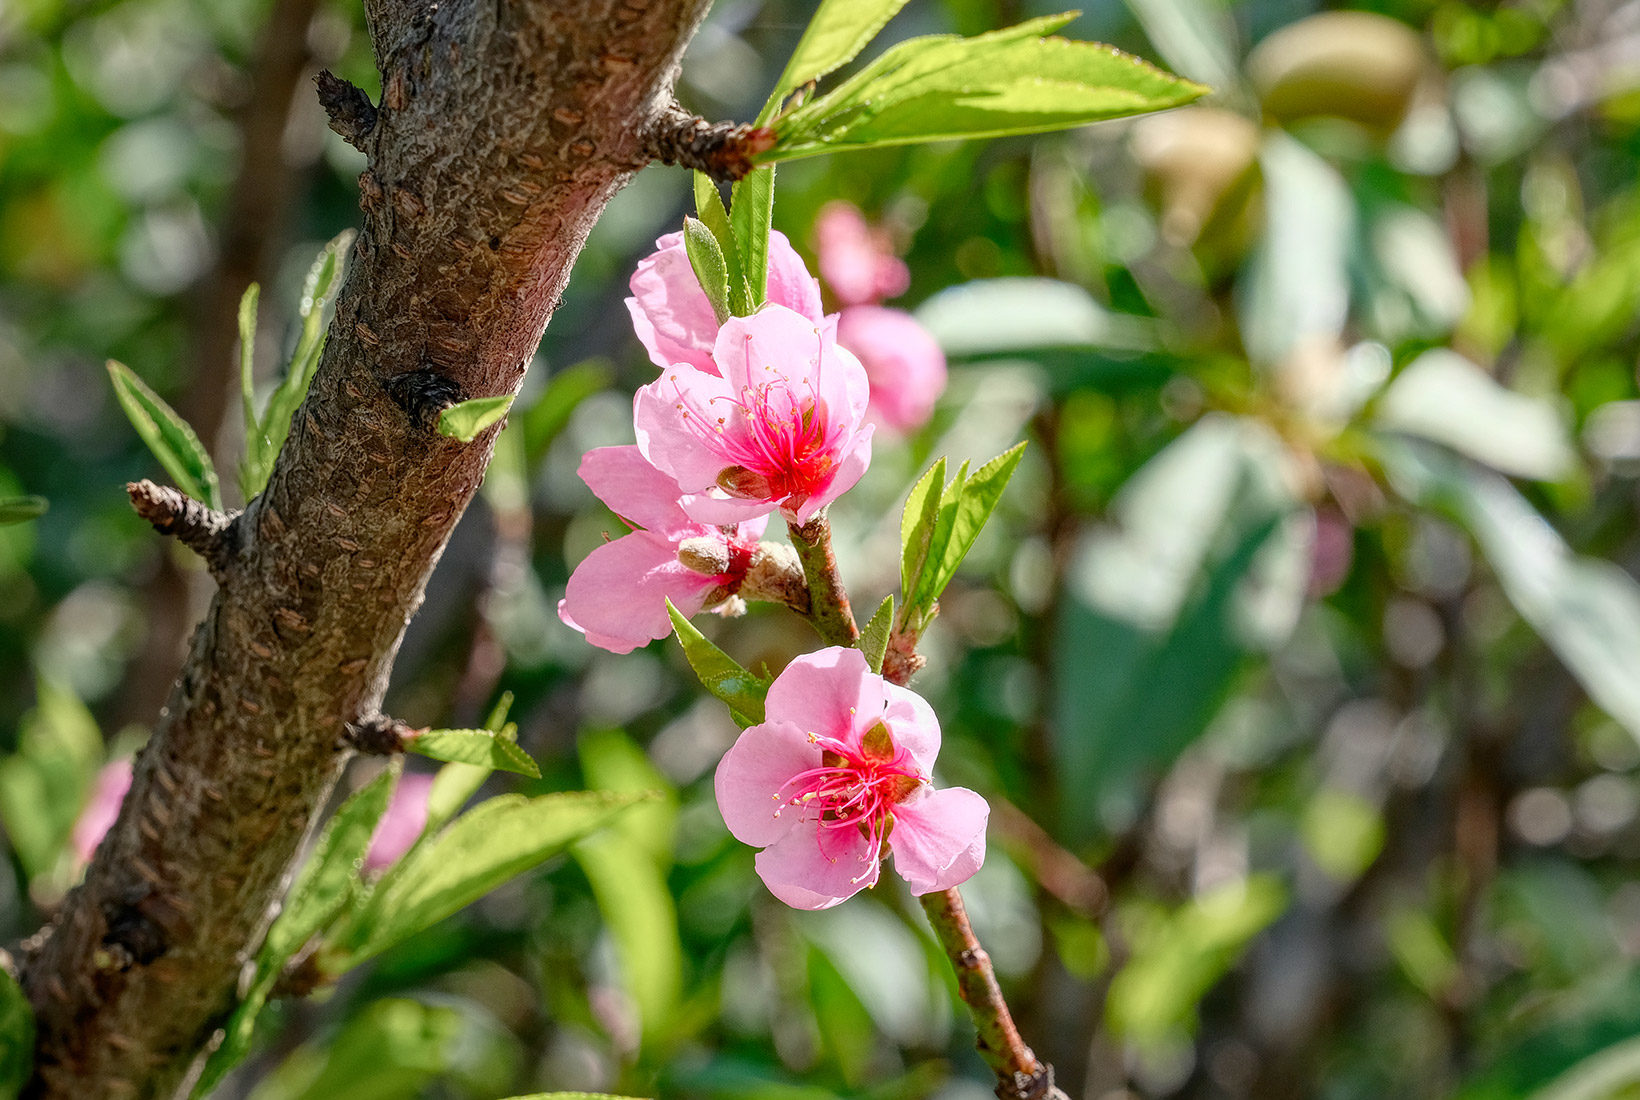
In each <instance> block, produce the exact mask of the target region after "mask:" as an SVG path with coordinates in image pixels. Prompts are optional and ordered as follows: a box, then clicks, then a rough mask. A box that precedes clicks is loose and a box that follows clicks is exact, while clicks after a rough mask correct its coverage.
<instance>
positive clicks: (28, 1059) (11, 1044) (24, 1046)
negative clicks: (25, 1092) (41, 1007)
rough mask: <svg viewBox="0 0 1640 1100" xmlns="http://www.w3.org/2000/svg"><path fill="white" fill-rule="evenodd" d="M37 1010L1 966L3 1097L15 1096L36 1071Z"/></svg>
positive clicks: (0, 1089)
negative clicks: (35, 1010)
mask: <svg viewBox="0 0 1640 1100" xmlns="http://www.w3.org/2000/svg"><path fill="white" fill-rule="evenodd" d="M33 1054H34V1009H33V1008H31V1007H30V1006H29V1003H28V996H27V995H26V994H24V992H23V990H22V989H21V988H20V987H19V986H18V984H17V983H16V982H15V981H14V980H12V976H11V975H10V974H8V973H7V972H6V971H5V970H4V969H0V1097H4V1098H8V1100H9V1098H10V1097H14V1096H16V1095H17V1094H18V1092H19V1091H21V1089H22V1087H23V1086H24V1085H25V1084H27V1083H28V1079H29V1077H30V1076H32V1074H33V1072H34V1058H33Z"/></svg>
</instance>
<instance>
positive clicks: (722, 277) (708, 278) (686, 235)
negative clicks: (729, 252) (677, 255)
mask: <svg viewBox="0 0 1640 1100" xmlns="http://www.w3.org/2000/svg"><path fill="white" fill-rule="evenodd" d="M683 247H684V251H685V252H687V253H688V254H689V266H690V267H692V268H694V271H695V279H696V281H697V282H699V283H700V288H701V289H702V290H704V291H705V292H706V300H707V301H708V302H711V303H712V312H713V314H715V315H716V316H717V322H718V324H720V325H721V324H723V322H725V321H727V320H728V319H729V318H730V316H732V315H731V314H730V312H729V265H728V264H727V263H726V262H725V261H724V259H723V248H722V246H720V245H719V244H718V241H717V238H716V237H714V236H713V235H712V231H711V230H710V229H707V228H706V223H705V222H703V221H701V220H699V219H698V218H684V219H683Z"/></svg>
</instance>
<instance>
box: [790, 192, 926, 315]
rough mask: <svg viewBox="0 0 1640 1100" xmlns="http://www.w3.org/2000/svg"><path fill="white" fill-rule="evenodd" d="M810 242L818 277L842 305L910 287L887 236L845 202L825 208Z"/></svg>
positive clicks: (873, 299) (896, 293) (892, 294)
mask: <svg viewBox="0 0 1640 1100" xmlns="http://www.w3.org/2000/svg"><path fill="white" fill-rule="evenodd" d="M814 240H815V245H816V247H817V250H818V251H819V253H820V263H819V266H820V277H821V278H822V279H824V280H825V281H826V285H827V286H829V287H830V288H831V292H832V293H833V294H834V295H836V297H837V300H838V301H839V302H841V303H842V304H843V305H845V306H856V305H863V304H866V303H868V302H880V301H882V300H883V299H885V298H895V297H898V296H899V295H901V294H904V293H905V290H906V287H908V286H910V285H911V272H910V271H909V270H908V269H907V268H906V266H905V261H903V260H901V259H900V258H899V257H898V256H896V255H894V251H893V249H892V248H890V247H889V241H888V234H886V233H884V232H883V231H882V230H881V229H874V228H873V227H872V226H871V225H870V224H869V223H868V222H867V221H866V219H865V216H864V215H862V214H861V213H860V211H859V208H857V207H855V206H853V205H851V204H849V203H846V202H832V203H827V204H826V205H825V207H824V208H823V209H822V210H821V211H820V217H819V218H818V219H816V221H815V223H814Z"/></svg>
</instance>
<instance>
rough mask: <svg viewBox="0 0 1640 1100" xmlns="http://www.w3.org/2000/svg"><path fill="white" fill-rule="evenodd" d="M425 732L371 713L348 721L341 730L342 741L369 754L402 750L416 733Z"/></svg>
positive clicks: (390, 754) (375, 754)
mask: <svg viewBox="0 0 1640 1100" xmlns="http://www.w3.org/2000/svg"><path fill="white" fill-rule="evenodd" d="M425 732H426V731H425V730H418V729H416V728H414V727H413V726H411V725H409V724H408V723H406V722H401V721H399V720H398V719H397V718H389V717H387V716H386V715H385V714H371V715H367V716H365V717H363V718H360V719H359V720H358V721H355V722H349V723H348V724H347V726H346V727H345V728H344V729H343V731H342V741H343V742H344V743H346V744H347V745H350V746H352V747H353V748H355V749H358V750H359V751H360V752H362V753H366V754H368V755H370V756H392V755H393V754H394V753H400V752H404V751H405V748H406V746H407V745H408V744H409V743H410V742H411V741H413V740H415V738H416V736H417V735H418V734H421V733H425Z"/></svg>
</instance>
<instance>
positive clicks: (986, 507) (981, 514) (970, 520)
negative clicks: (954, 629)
mask: <svg viewBox="0 0 1640 1100" xmlns="http://www.w3.org/2000/svg"><path fill="white" fill-rule="evenodd" d="M1024 455H1025V444H1023V443H1020V444H1018V445H1017V446H1015V447H1013V448H1011V449H1010V450H1008V451H1007V453H1005V454H1002V455H998V456H997V457H996V458H993V459H992V460H991V461H990V462H987V463H986V464H985V465H983V466H981V467H980V468H979V469H978V470H975V471H974V476H973V477H971V478H969V479H968V481H967V483H966V484H965V485H963V486H962V487H961V489H960V491H959V492H958V494H957V497H956V501H955V507H954V508H953V509H952V512H951V529H950V534H949V537H948V538H947V539H946V541H945V544H944V546H943V548H942V553H941V557H940V561H939V564H938V565H937V566H935V567H934V569H933V570H932V572H931V573H930V575H929V577H930V579H929V580H928V582H927V583H928V589H927V590H928V592H929V593H930V595H931V598H933V599H938V598H939V596H940V593H942V592H944V591H945V586H946V585H948V584H950V583H951V578H952V577H954V576H955V575H956V572H957V567H958V566H960V565H961V564H962V559H963V558H965V557H967V556H968V551H969V550H970V549H972V548H973V545H974V540H975V539H977V538H979V533H980V531H982V530H983V529H984V527H985V523H986V521H987V520H989V519H990V518H991V513H992V512H993V511H995V510H996V506H997V501H999V500H1001V499H1002V491H1003V490H1004V489H1006V488H1007V487H1008V480H1009V479H1010V478H1012V477H1013V476H1014V470H1015V469H1017V468H1018V466H1019V460H1020V459H1021V458H1023V457H1024Z"/></svg>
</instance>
